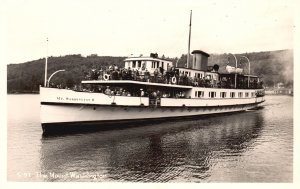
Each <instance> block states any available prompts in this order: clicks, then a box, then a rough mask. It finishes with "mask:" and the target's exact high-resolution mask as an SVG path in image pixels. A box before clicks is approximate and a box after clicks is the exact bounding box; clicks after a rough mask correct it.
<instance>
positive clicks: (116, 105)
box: [40, 88, 264, 132]
mask: <svg viewBox="0 0 300 189" xmlns="http://www.w3.org/2000/svg"><path fill="white" fill-rule="evenodd" d="M205 90H208V89H205ZM40 91H41V123H42V127H43V131H44V132H51V131H68V130H77V129H80V130H81V129H85V128H89V127H90V126H92V128H93V129H101V128H107V127H108V128H109V127H110V126H113V125H117V126H118V127H124V126H127V125H128V124H129V123H130V124H131V123H138V122H151V121H157V120H159V121H161V120H166V119H182V118H186V117H196V116H200V115H208V114H218V113H229V112H238V111H245V110H248V109H253V108H256V107H257V106H258V104H260V103H261V102H263V101H264V99H263V97H254V98H244V99H242V98H226V99H172V98H162V99H161V103H160V105H159V106H149V98H147V97H123V96H111V97H110V96H107V95H104V94H102V93H89V92H75V91H72V90H65V89H53V88H41V90H40ZM125 123H126V124H125Z"/></svg>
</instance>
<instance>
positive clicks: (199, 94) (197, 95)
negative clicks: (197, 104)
mask: <svg viewBox="0 0 300 189" xmlns="http://www.w3.org/2000/svg"><path fill="white" fill-rule="evenodd" d="M195 97H198V98H201V97H204V91H196V92H195Z"/></svg>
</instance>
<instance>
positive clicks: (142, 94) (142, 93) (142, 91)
mask: <svg viewBox="0 0 300 189" xmlns="http://www.w3.org/2000/svg"><path fill="white" fill-rule="evenodd" d="M140 91H141V94H140V95H141V97H143V96H145V92H144V90H143V89H140Z"/></svg>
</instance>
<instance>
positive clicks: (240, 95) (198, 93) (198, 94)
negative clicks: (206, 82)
mask: <svg viewBox="0 0 300 189" xmlns="http://www.w3.org/2000/svg"><path fill="white" fill-rule="evenodd" d="M249 95H251V96H249ZM216 96H217V92H213V91H211V92H209V93H208V97H209V98H216ZM195 97H196V98H197V97H198V98H201V97H204V91H195ZM226 97H227V92H220V98H226ZM229 97H230V98H236V97H238V98H244V97H245V98H249V97H255V92H251V93H249V92H245V93H243V92H238V93H237V96H236V92H230V93H229Z"/></svg>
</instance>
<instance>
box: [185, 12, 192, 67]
mask: <svg viewBox="0 0 300 189" xmlns="http://www.w3.org/2000/svg"><path fill="white" fill-rule="evenodd" d="M191 28H192V10H191V14H190V30H189V45H188V54H187V60H186V67H187V68H189V62H190V46H191Z"/></svg>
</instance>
